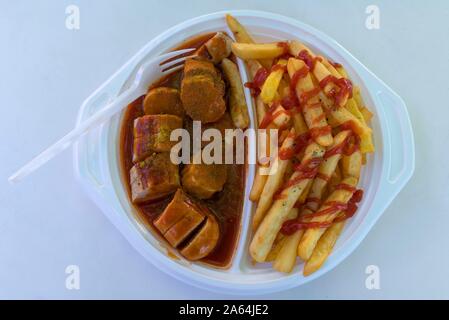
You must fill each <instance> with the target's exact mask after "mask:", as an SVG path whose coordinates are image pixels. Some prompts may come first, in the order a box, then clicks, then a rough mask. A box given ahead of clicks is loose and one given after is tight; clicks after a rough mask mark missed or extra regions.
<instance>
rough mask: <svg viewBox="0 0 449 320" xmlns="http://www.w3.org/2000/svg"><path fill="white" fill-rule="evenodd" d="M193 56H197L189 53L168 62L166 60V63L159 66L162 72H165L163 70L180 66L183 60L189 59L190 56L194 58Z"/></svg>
mask: <svg viewBox="0 0 449 320" xmlns="http://www.w3.org/2000/svg"><path fill="white" fill-rule="evenodd" d="M195 57H197V55H191V56H187V57H181V58H179V59H176V60H172V61H170V62H167V63H166V64H164V65H161V66H160V67H161V68H162V72H165V71H168V70H171V69H173V68H175V67H178V66H182V65H184V63H185V61H186V60H187V59H191V58H195Z"/></svg>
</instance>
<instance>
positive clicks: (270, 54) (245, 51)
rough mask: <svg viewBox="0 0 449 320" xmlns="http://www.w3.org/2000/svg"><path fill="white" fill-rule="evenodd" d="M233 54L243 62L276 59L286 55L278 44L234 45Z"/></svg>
mask: <svg viewBox="0 0 449 320" xmlns="http://www.w3.org/2000/svg"><path fill="white" fill-rule="evenodd" d="M232 52H233V53H234V54H235V55H236V56H237V57H239V58H240V59H243V60H259V59H274V58H277V57H279V56H281V55H282V54H283V53H284V47H282V46H280V45H279V44H278V43H257V44H256V43H238V42H234V43H233V44H232Z"/></svg>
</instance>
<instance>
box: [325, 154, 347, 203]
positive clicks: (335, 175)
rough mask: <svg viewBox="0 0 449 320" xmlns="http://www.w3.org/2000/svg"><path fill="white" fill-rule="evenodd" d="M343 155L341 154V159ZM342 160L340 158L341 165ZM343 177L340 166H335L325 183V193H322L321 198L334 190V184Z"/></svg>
mask: <svg viewBox="0 0 449 320" xmlns="http://www.w3.org/2000/svg"><path fill="white" fill-rule="evenodd" d="M343 157H344V155H343V156H342V159H343ZM341 162H342V160H340V165H341ZM342 179H343V174H342V172H341V169H340V166H337V167H336V168H335V171H334V173H333V174H332V176H331V178H330V180H329V182H328V183H327V193H323V198H326V197H327V196H328V195H329V194H330V193H332V192H333V191H334V190H335V186H336V185H338V184H339V183H340V182H341V180H342Z"/></svg>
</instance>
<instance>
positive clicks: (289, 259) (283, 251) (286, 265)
mask: <svg viewBox="0 0 449 320" xmlns="http://www.w3.org/2000/svg"><path fill="white" fill-rule="evenodd" d="M303 232H304V230H298V231H296V232H295V233H294V234H292V235H289V236H287V237H285V238H284V241H283V242H282V245H281V247H280V248H279V252H278V254H277V255H276V259H275V260H274V262H273V268H274V269H275V270H277V271H279V272H285V273H290V272H292V270H293V268H294V266H295V262H296V257H297V255H296V251H297V249H298V243H299V240H300V239H301V237H302V235H303Z"/></svg>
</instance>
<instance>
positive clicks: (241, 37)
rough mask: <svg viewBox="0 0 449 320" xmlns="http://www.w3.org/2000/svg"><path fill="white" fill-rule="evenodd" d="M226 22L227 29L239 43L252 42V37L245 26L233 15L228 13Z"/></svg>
mask: <svg viewBox="0 0 449 320" xmlns="http://www.w3.org/2000/svg"><path fill="white" fill-rule="evenodd" d="M226 23H227V24H228V27H229V29H231V31H232V33H233V34H234V37H235V40H237V42H240V43H254V40H253V38H252V37H251V36H250V34H249V33H248V31H246V28H245V27H244V26H242V25H241V24H240V22H238V21H237V19H235V18H234V17H233V16H231V15H230V14H227V15H226Z"/></svg>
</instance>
